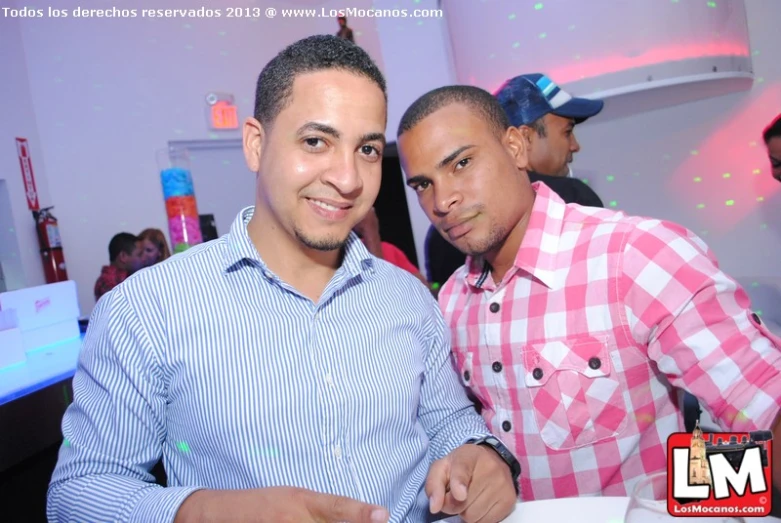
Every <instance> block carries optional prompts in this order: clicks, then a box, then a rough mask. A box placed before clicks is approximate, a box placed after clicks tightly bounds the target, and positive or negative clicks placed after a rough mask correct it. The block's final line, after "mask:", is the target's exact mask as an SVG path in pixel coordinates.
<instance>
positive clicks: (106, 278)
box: [95, 232, 144, 301]
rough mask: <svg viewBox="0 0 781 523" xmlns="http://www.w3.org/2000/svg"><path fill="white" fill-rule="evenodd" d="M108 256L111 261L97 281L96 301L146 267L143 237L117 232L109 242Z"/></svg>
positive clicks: (101, 271) (104, 267) (102, 270)
mask: <svg viewBox="0 0 781 523" xmlns="http://www.w3.org/2000/svg"><path fill="white" fill-rule="evenodd" d="M108 258H109V261H110V262H111V263H110V264H109V265H104V266H103V268H102V269H101V270H100V276H98V279H97V281H96V282H95V301H98V300H99V299H100V297H101V296H103V295H104V294H106V293H107V292H108V291H110V290H111V289H113V288H114V287H116V286H117V285H119V284H120V283H122V282H123V281H125V280H126V279H127V277H128V276H130V275H131V274H133V273H134V272H136V271H137V270H139V269H141V268H142V267H144V263H143V248H142V243H141V239H140V238H139V237H138V236H135V235H133V234H130V233H129V232H121V233H119V234H116V235H115V236H114V237H113V238H111V241H110V242H109V244H108Z"/></svg>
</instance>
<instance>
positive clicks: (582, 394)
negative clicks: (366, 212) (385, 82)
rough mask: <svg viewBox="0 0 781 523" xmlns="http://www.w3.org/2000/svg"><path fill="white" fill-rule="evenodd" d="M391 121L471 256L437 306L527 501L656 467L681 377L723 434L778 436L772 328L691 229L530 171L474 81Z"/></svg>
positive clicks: (596, 486) (586, 491)
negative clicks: (510, 454) (596, 199)
mask: <svg viewBox="0 0 781 523" xmlns="http://www.w3.org/2000/svg"><path fill="white" fill-rule="evenodd" d="M398 134H399V140H398V143H399V152H400V157H401V161H402V165H403V167H404V170H405V172H406V175H407V176H408V181H407V183H408V185H409V186H410V187H412V188H413V189H414V190H415V191H416V192H417V194H418V198H419V201H420V204H421V207H422V208H423V209H424V211H425V212H426V214H427V215H428V217H429V219H430V220H431V221H432V223H433V224H434V226H435V227H436V228H437V229H438V230H439V231H440V232H441V233H442V234H443V235H444V236H445V237H446V238H447V239H448V240H449V241H450V242H451V243H452V244H453V245H455V246H456V247H458V248H459V249H460V250H461V251H463V252H465V253H466V254H467V255H468V257H467V260H466V264H465V266H463V267H461V268H460V269H459V270H458V271H456V273H455V274H454V275H453V276H452V277H451V278H450V279H449V280H448V282H447V283H446V284H445V285H444V287H443V288H442V290H441V292H440V295H439V299H440V305H441V307H442V311H443V313H444V315H445V318H446V320H447V322H448V323H449V325H450V327H451V333H452V349H453V354H454V356H455V362H456V366H457V370H458V372H459V374H460V375H461V377H462V379H463V382H464V385H465V386H466V387H468V388H469V389H470V390H471V392H472V393H473V394H474V396H475V397H476V398H477V400H479V402H480V404H481V405H482V412H483V415H484V417H485V419H486V421H487V422H488V424H489V427H490V429H491V430H492V431H493V432H494V434H497V435H498V436H500V437H501V438H502V439H503V440H504V443H505V444H506V445H508V447H509V448H510V449H511V450H513V451H514V453H515V455H516V456H517V457H518V459H519V460H520V462H521V465H522V474H521V482H520V485H521V493H520V497H521V499H523V500H534V499H547V498H558V497H568V496H589V495H606V496H610V495H616V496H626V495H629V494H630V493H631V490H632V488H633V486H634V484H635V483H636V482H637V481H639V480H640V479H642V478H643V477H645V476H647V475H648V474H651V473H655V472H659V471H664V470H665V469H666V463H667V459H666V449H665V448H666V441H667V437H668V436H669V435H670V434H671V433H673V432H678V431H682V430H683V429H684V425H683V417H682V414H681V408H680V404H679V400H678V397H679V394H678V392H679V390H678V389H685V390H687V391H689V392H691V393H692V394H694V395H695V396H696V397H697V398H699V400H700V402H701V404H702V405H703V407H704V408H706V409H707V410H708V412H709V413H710V414H711V415H712V417H713V419H714V420H716V422H717V423H718V424H719V425H720V426H721V427H722V429H724V430H730V431H753V430H766V429H768V428H770V427H772V430H773V433H774V437H775V440H776V441H781V423H779V419H780V418H779V411H781V349H780V347H781V340H780V339H779V338H777V337H775V336H773V335H772V334H771V333H770V332H769V331H768V330H767V329H766V328H765V326H764V325H763V323H762V322H761V320H760V318H759V317H758V316H757V315H756V314H754V313H753V312H752V311H751V310H750V304H749V299H748V297H747V295H746V293H745V292H744V291H743V290H742V289H741V288H740V287H739V286H738V285H737V284H736V283H735V281H734V280H732V279H731V278H729V277H728V276H727V275H726V274H724V273H723V272H722V271H721V270H720V269H719V267H718V264H717V262H716V259H715V258H714V256H713V254H712V252H711V251H710V250H709V249H708V247H707V246H706V245H705V244H704V243H703V242H702V240H700V239H699V238H697V237H696V236H695V235H694V234H692V233H691V232H689V231H688V230H686V229H685V228H683V227H681V226H679V225H676V224H673V223H669V222H664V221H661V220H655V219H648V218H639V217H633V216H627V215H626V214H624V213H622V212H617V211H613V210H608V209H601V208H590V207H581V206H578V205H574V204H569V205H568V204H565V203H564V202H563V201H562V200H561V199H560V198H559V197H558V196H557V195H556V194H555V193H553V192H552V191H551V190H550V189H548V188H547V186H545V185H543V184H540V183H535V184H533V185H532V184H530V182H529V180H528V177H527V175H526V168H527V143H528V142H527V141H526V140H525V139H524V136H523V134H522V133H521V131H520V130H519V129H518V128H516V127H512V126H510V124H509V122H508V119H507V116H506V114H505V112H504V111H503V110H502V107H501V106H500V105H499V104H498V102H497V101H496V100H495V99H494V97H492V96H491V95H490V94H489V93H487V92H485V91H483V90H481V89H478V88H475V87H467V86H456V87H445V88H440V89H437V90H434V91H432V92H430V93H428V94H426V95H424V96H423V97H421V98H420V99H418V100H417V101H416V102H415V103H414V104H413V105H412V106H411V107H410V108H409V109H408V110H407V112H406V113H405V115H404V117H403V118H402V121H401V124H400V126H399V133H398ZM780 456H781V452H777V453H775V455H774V456H773V461H774V474H775V475H774V479H775V484H776V485H781V459H779V457H780Z"/></svg>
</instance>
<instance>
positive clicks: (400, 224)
mask: <svg viewBox="0 0 781 523" xmlns="http://www.w3.org/2000/svg"><path fill="white" fill-rule="evenodd" d="M406 191H407V188H406V185H405V184H404V175H403V173H402V172H401V164H400V163H399V153H398V151H397V149H396V143H395V142H391V143H389V144H388V145H387V146H386V147H385V151H384V153H383V157H382V185H381V186H380V194H379V195H378V196H377V201H376V202H375V204H374V210H375V211H376V212H377V218H378V220H379V221H380V237H381V238H382V241H384V242H388V243H392V244H393V245H395V246H396V247H398V248H399V249H401V250H402V251H404V254H406V255H407V258H409V261H411V262H412V263H413V264H415V266H417V267H418V268H420V264H418V255H417V252H416V251H415V238H414V236H413V235H412V222H411V221H410V217H409V216H410V215H409V207H407V195H406Z"/></svg>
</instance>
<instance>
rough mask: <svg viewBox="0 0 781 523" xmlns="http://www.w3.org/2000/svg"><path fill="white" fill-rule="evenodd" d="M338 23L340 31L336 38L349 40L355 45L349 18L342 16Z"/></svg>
mask: <svg viewBox="0 0 781 523" xmlns="http://www.w3.org/2000/svg"><path fill="white" fill-rule="evenodd" d="M336 21H337V22H338V23H339V31H338V32H337V33H336V36H337V37H338V38H341V39H343V40H349V41H350V42H352V43H355V37H354V36H353V30H352V29H350V28H349V27H347V17H346V16H340V17H338V18H337V19H336Z"/></svg>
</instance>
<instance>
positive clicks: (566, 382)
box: [523, 337, 627, 450]
mask: <svg viewBox="0 0 781 523" xmlns="http://www.w3.org/2000/svg"><path fill="white" fill-rule="evenodd" d="M523 359H524V382H525V385H526V390H527V391H528V393H529V394H530V395H531V402H532V407H533V410H534V415H535V418H536V421H537V425H538V427H539V430H540V436H541V437H542V440H543V441H544V442H545V444H546V445H547V446H548V447H550V448H552V449H555V450H566V449H572V448H577V447H582V446H585V445H590V444H593V443H595V442H598V441H600V440H604V439H608V438H612V437H614V436H616V435H617V434H619V433H620V432H621V431H622V430H623V429H624V428H625V427H626V425H627V403H626V401H627V400H626V398H625V393H626V383H625V382H624V379H623V376H621V375H620V373H619V372H618V371H617V370H616V369H615V366H614V365H613V363H612V361H611V358H610V353H609V351H608V348H607V346H606V344H605V340H601V339H597V338H593V337H591V338H585V339H584V338H579V339H575V340H563V341H554V342H546V343H539V344H532V345H529V346H527V347H526V348H525V349H524V352H523Z"/></svg>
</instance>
